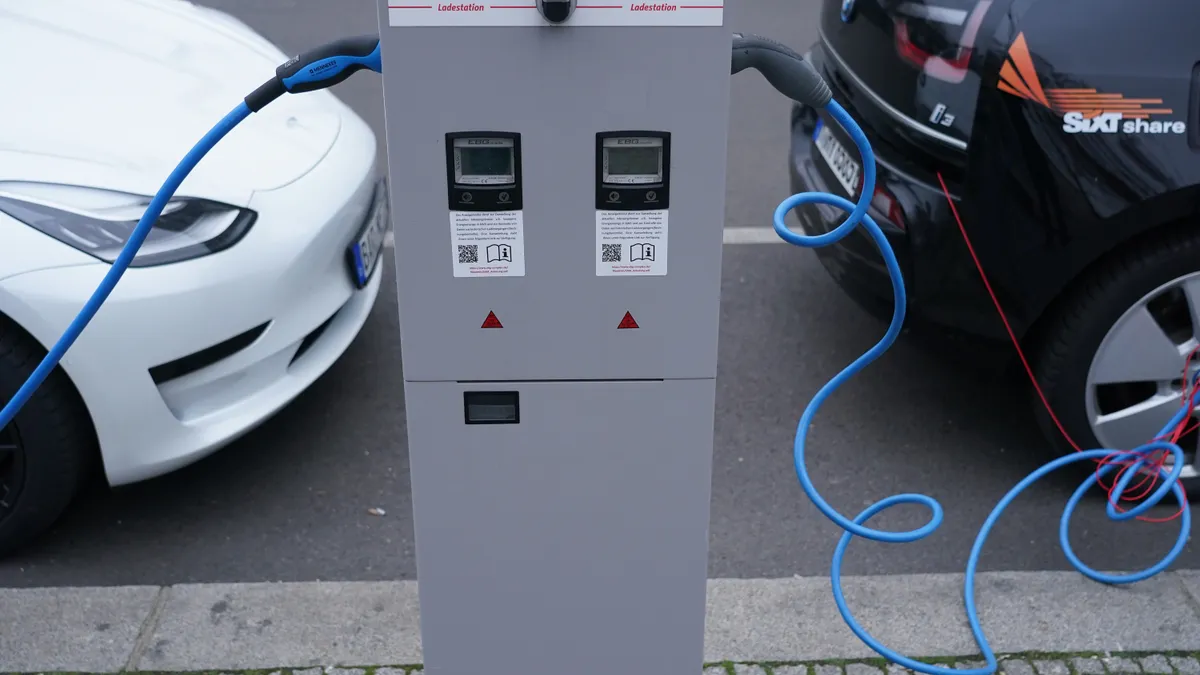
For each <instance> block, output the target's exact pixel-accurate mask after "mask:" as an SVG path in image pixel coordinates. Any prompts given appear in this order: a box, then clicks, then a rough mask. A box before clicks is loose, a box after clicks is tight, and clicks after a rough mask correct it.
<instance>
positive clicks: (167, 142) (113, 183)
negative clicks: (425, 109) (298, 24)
mask: <svg viewBox="0 0 1200 675" xmlns="http://www.w3.org/2000/svg"><path fill="white" fill-rule="evenodd" d="M286 60H287V57H286V56H284V55H283V54H282V53H281V52H279V50H278V49H276V48H275V47H273V46H272V45H270V44H269V43H267V42H266V41H265V40H264V39H262V38H261V37H259V36H258V35H256V34H255V33H253V32H252V31H250V29H248V28H246V27H245V26H244V25H242V24H240V23H238V22H236V21H232V20H229V19H228V18H227V17H224V16H223V15H219V14H216V13H214V12H212V11H211V10H207V9H202V8H198V7H195V6H193V5H192V4H191V3H187V2H182V1H181V0H10V1H6V2H0V61H2V62H3V63H4V64H5V67H4V69H3V75H0V180H38V181H41V180H49V181H56V182H73V183H76V184H86V185H91V186H94V187H104V188H109V189H118V190H126V191H134V192H139V193H143V194H153V193H154V192H155V191H156V190H157V189H158V186H159V184H160V183H161V182H162V180H163V179H164V178H166V176H167V174H168V173H170V171H171V170H172V169H173V168H174V166H175V164H176V163H177V162H178V161H179V160H180V159H182V158H183V156H184V154H186V153H187V151H188V150H189V149H190V148H191V147H192V145H193V144H194V143H195V142H196V141H198V140H199V139H200V138H201V137H202V136H204V134H205V133H207V132H208V130H209V129H210V128H212V126H213V125H214V124H216V123H217V122H218V121H219V120H220V119H221V118H222V117H223V116H224V115H225V114H226V113H228V112H229V111H230V110H232V109H233V108H234V107H235V106H236V105H237V104H238V103H239V102H240V101H241V100H242V99H243V98H244V97H245V96H246V95H247V94H249V93H250V92H251V91H253V90H254V89H255V88H257V87H258V86H259V85H260V84H262V83H263V82H264V81H265V80H267V79H268V78H270V77H271V76H272V75H273V74H274V72H275V67H276V66H278V65H279V64H280V63H282V62H283V61H286ZM343 109H344V107H343V106H342V104H341V103H340V102H338V101H337V100H336V99H335V98H334V97H333V96H331V95H329V94H328V93H327V92H315V93H310V94H304V95H297V96H290V95H285V96H283V97H282V98H280V99H279V100H277V101H275V103H273V104H272V105H270V106H268V107H267V108H266V109H264V110H263V111H261V112H258V113H255V114H253V115H251V116H250V118H249V119H247V120H246V121H244V122H243V123H242V124H241V125H239V126H238V127H237V128H236V129H235V130H234V131H233V132H232V133H230V134H229V135H228V136H227V137H226V139H225V140H224V141H222V143H221V144H220V145H218V146H217V147H216V149H214V150H213V151H212V152H211V153H210V154H209V155H208V156H207V157H206V158H205V159H204V160H203V161H202V162H201V163H200V165H199V166H198V167H197V168H196V169H195V170H194V171H193V173H192V175H191V177H190V178H189V179H188V180H187V181H186V182H185V183H184V185H183V187H182V188H181V189H180V190H179V194H181V195H195V196H205V197H210V198H220V199H224V200H225V201H233V202H235V203H239V204H242V205H244V204H245V203H246V202H248V201H249V198H250V196H251V195H252V193H253V192H255V191H260V190H270V189H274V188H278V187H281V186H283V185H286V184H288V183H290V182H292V181H294V180H296V179H297V178H299V177H301V176H303V175H304V174H305V173H307V172H308V171H309V170H311V169H312V168H313V167H314V166H316V164H317V163H318V162H319V161H320V160H321V158H322V157H324V155H325V154H326V153H327V152H328V151H329V149H330V148H331V147H332V145H333V143H334V141H335V140H336V139H337V135H338V132H339V130H340V128H341V115H342V110H343Z"/></svg>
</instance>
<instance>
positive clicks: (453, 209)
mask: <svg viewBox="0 0 1200 675" xmlns="http://www.w3.org/2000/svg"><path fill="white" fill-rule="evenodd" d="M446 183H447V193H446V198H447V207H448V209H449V211H450V229H451V247H452V249H451V253H452V255H453V266H454V276H456V277H490V276H505V277H522V276H525V223H524V215H523V211H522V208H523V196H522V191H521V137H520V134H512V133H500V132H459V133H450V134H446Z"/></svg>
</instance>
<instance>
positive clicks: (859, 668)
mask: <svg viewBox="0 0 1200 675" xmlns="http://www.w3.org/2000/svg"><path fill="white" fill-rule="evenodd" d="M922 660H924V661H926V662H928V663H931V664H934V665H937V666H941V667H944V668H956V669H968V668H982V667H984V666H985V665H987V664H985V663H984V662H982V661H974V660H971V659H963V658H933V659H922ZM999 660H1000V670H999V671H998V672H999V673H1000V674H1001V675H1200V652H1191V653H1187V652H1161V653H1153V654H1146V653H1132V652H1130V653H1116V654H1114V653H1096V654H1088V653H1075V654H1063V653H1059V654H1046V653H1040V652H1027V653H1022V654H1006V655H1002V656H1001V657H1000V659H999ZM141 672H152V671H141ZM912 674H913V671H911V670H908V669H906V668H901V667H900V666H897V665H895V664H889V663H885V662H884V661H883V660H881V659H860V660H849V661H846V660H827V661H812V662H804V661H798V662H791V663H779V662H771V663H734V662H731V661H726V662H724V663H713V664H708V665H706V666H705V667H704V670H703V673H702V674H698V675H912ZM0 675H32V674H17V673H12V674H0ZM38 675H43V674H40V673H39V674H38ZM198 675H209V674H208V673H203V674H198ZM220 675H423V670H422V667H421V666H420V665H412V666H360V667H345V666H315V667H309V668H279V669H272V668H265V669H258V670H243V671H237V670H233V671H226V672H223V673H221V674H220Z"/></svg>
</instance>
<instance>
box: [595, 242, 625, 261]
mask: <svg viewBox="0 0 1200 675" xmlns="http://www.w3.org/2000/svg"><path fill="white" fill-rule="evenodd" d="M600 261H601V262H606V263H612V262H621V245H620V244H601V245H600Z"/></svg>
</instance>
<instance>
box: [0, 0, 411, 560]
mask: <svg viewBox="0 0 1200 675" xmlns="http://www.w3.org/2000/svg"><path fill="white" fill-rule="evenodd" d="M330 37H331V39H332V38H336V37H340V36H330ZM287 59H288V56H287V55H286V54H284V53H283V52H281V51H280V50H279V49H277V48H276V47H275V46H273V45H271V44H270V43H269V42H267V41H266V40H264V39H263V38H262V37H260V36H259V35H257V34H256V33H254V32H253V31H252V30H251V29H250V28H248V27H247V26H245V25H244V24H242V23H241V22H239V21H237V20H236V19H233V18H232V17H229V16H228V15H225V14H222V13H219V12H216V11H213V10H210V9H206V8H203V7H198V6H195V5H193V4H191V3H189V2H184V1H182V0H105V1H104V2H96V1H94V0H15V1H13V2H2V3H0V61H3V62H5V63H7V64H9V67H7V68H5V69H4V71H3V73H0V405H3V404H4V403H7V402H8V400H9V399H10V398H11V397H12V395H13V393H14V392H15V391H16V390H17V388H18V387H19V386H20V385H21V384H22V382H24V380H25V378H26V377H27V376H28V375H29V373H30V372H31V371H32V370H33V368H34V367H35V366H36V365H37V363H38V362H39V361H40V360H41V358H42V357H43V356H44V355H45V353H46V350H47V349H48V348H49V347H50V346H51V345H53V344H54V343H55V342H56V341H57V340H58V338H59V336H61V335H62V333H63V331H64V330H65V329H66V328H67V326H68V324H70V323H71V321H72V320H73V319H74V318H75V316H76V314H77V313H78V312H79V310H80V309H81V308H82V307H83V305H84V303H85V302H86V301H87V300H88V298H89V297H90V295H91V294H92V292H93V291H94V290H95V288H96V286H97V284H99V283H100V280H101V278H102V277H103V276H104V274H105V273H106V272H107V271H108V270H109V269H110V261H112V260H113V259H114V258H115V256H116V255H117V253H118V252H119V250H120V249H121V246H122V244H123V243H124V241H125V239H126V238H127V237H128V235H129V233H130V231H131V230H132V228H133V227H134V225H135V224H136V222H137V220H138V218H139V217H140V216H141V214H142V213H143V212H144V210H145V206H146V204H147V203H148V202H149V199H150V197H151V196H152V195H154V193H155V192H156V191H157V190H158V188H159V186H160V184H161V183H162V181H163V179H165V178H166V177H167V175H168V174H169V173H170V171H171V170H172V169H173V168H174V166H175V165H176V163H177V162H178V161H179V160H180V159H182V158H183V156H184V155H185V154H186V153H187V152H188V150H189V149H190V148H191V147H192V145H193V144H195V143H196V141H198V140H199V139H200V138H201V137H202V136H203V135H204V134H205V133H206V132H207V131H208V130H209V129H210V128H211V127H212V126H213V125H214V124H216V123H217V122H218V121H219V120H221V118H222V117H223V116H224V115H225V114H226V113H227V112H229V111H230V110H232V109H233V108H234V107H235V106H236V105H237V104H238V103H239V102H240V101H241V100H242V99H243V97H245V96H246V95H247V94H249V93H250V92H251V91H253V90H254V89H255V88H256V87H258V86H259V85H260V84H262V83H263V82H264V81H266V80H267V79H269V78H270V77H271V76H273V75H274V73H275V68H276V66H278V65H280V64H282V63H283V62H285V61H286V60H287ZM375 156H376V138H375V135H374V134H373V133H372V131H371V129H370V128H369V127H368V126H367V125H366V123H365V122H363V120H362V119H361V118H359V117H358V116H357V115H355V114H354V113H353V112H352V111H351V110H350V109H349V108H348V107H347V106H345V105H344V104H343V103H342V102H340V101H339V100H338V99H337V98H335V97H334V96H333V95H331V94H330V93H329V92H325V91H321V92H314V93H307V94H300V95H285V96H284V97H282V98H280V99H279V100H277V101H275V102H274V103H272V104H271V105H269V106H267V108H265V109H264V110H262V111H261V112H258V113H256V114H254V115H252V116H250V118H249V119H247V120H246V121H245V122H243V123H242V124H241V125H240V126H238V127H237V128H236V129H234V130H233V132H232V133H230V134H229V135H228V136H227V137H226V138H225V140H223V141H222V142H221V143H220V144H219V145H218V146H217V147H216V148H215V149H214V150H213V151H212V152H211V153H210V154H209V155H208V156H207V157H205V158H204V159H203V161H201V162H200V164H199V166H198V167H197V168H196V169H195V171H194V172H193V173H192V175H191V176H190V177H189V178H188V179H187V181H186V182H184V183H183V185H182V187H181V188H180V189H179V191H178V192H177V194H176V199H175V200H174V201H173V202H172V203H171V204H170V205H169V206H168V208H167V209H166V211H165V212H164V215H163V217H162V218H161V219H160V221H159V222H158V224H157V226H156V229H155V230H154V231H153V232H152V233H151V235H150V237H149V238H148V239H147V241H146V244H145V246H144V247H143V248H142V252H141V253H140V254H139V256H138V258H136V259H135V260H134V263H133V266H131V267H130V269H129V270H128V271H127V272H126V274H125V276H124V277H123V278H122V279H121V282H120V283H119V284H118V285H117V287H116V290H115V291H114V292H113V293H112V295H111V296H110V297H109V299H108V301H107V302H106V303H105V305H104V306H103V307H102V308H101V309H100V311H99V312H98V313H97V315H96V317H95V319H94V320H93V321H92V323H91V324H90V325H89V326H88V328H87V329H86V330H85V331H84V332H83V334H82V335H81V336H80V337H79V339H78V341H77V342H76V343H75V345H74V347H72V348H71V350H70V351H69V352H68V353H67V355H66V357H65V358H64V359H63V360H62V363H61V368H60V369H58V370H56V371H55V373H54V374H53V375H51V377H50V378H48V379H47V380H46V382H45V383H44V384H43V385H42V387H41V388H40V389H39V390H38V392H37V394H36V395H35V396H34V398H33V399H32V400H31V401H30V402H29V403H28V405H26V406H25V408H24V409H23V410H22V412H21V413H20V414H19V415H18V416H17V418H16V419H15V421H14V423H13V424H10V425H9V426H8V427H7V428H5V429H3V430H0V554H2V553H4V552H7V551H11V550H12V549H14V548H15V547H17V546H19V545H20V544H22V543H23V542H25V541H27V540H29V539H30V538H31V537H33V536H36V535H37V534H38V533H39V532H41V531H43V530H45V529H46V528H48V527H49V526H50V525H51V524H52V523H53V521H54V520H55V519H56V518H57V517H58V516H59V515H61V513H62V512H63V510H64V509H65V508H66V507H67V506H68V504H69V502H70V500H71V498H72V497H73V496H74V494H75V493H76V491H77V488H78V487H79V485H80V483H81V478H82V477H83V476H84V474H85V471H86V470H87V469H88V468H89V466H94V461H93V460H94V459H96V458H99V460H100V461H101V462H102V464H103V470H104V473H105V474H106V476H107V479H108V482H109V483H110V484H111V485H122V484H127V483H131V482H134V481H140V480H144V479H147V478H151V477H154V476H158V475H160V474H163V473H166V472H168V471H171V470H173V469H177V468H179V467H182V466H184V465H187V464H189V463H191V462H194V461H196V460H198V459H200V458H202V457H204V456H205V455H207V454H209V453H211V452H213V451H215V450H217V449H219V448H221V447H222V446H224V445H226V444H228V443H230V442H231V441H233V440H235V439H236V438H238V437H239V436H241V435H242V434H245V433H246V432H248V431H250V430H251V429H253V428H254V427H255V426H257V425H259V424H261V423H262V422H263V421H265V420H266V419H268V418H269V417H270V416H271V415H273V414H274V413H275V412H277V411H278V410H280V408H282V407H283V406H284V405H286V404H287V403H288V402H289V401H291V400H292V399H294V398H295V397H296V396H297V395H298V394H300V393H301V392H302V391H303V390H304V389H305V388H306V387H308V386H309V385H311V384H312V383H313V381H314V380H316V379H317V378H318V377H319V376H320V375H321V374H322V373H323V372H325V371H326V369H328V368H329V367H330V366H331V365H332V364H333V363H334V361H336V360H337V358H338V357H339V356H340V355H341V354H342V353H343V352H344V351H345V350H346V348H347V347H348V346H349V345H350V343H351V342H352V341H353V340H354V338H355V336H356V335H357V334H358V332H359V330H360V328H361V327H362V325H363V323H364V322H365V321H366V319H367V316H368V314H369V313H370V311H371V308H372V306H373V305H374V303H375V299H376V296H377V295H378V292H379V284H380V277H381V276H382V270H381V269H380V267H381V266H380V265H377V264H375V262H377V260H378V258H379V257H380V256H379V255H378V253H379V247H380V245H381V241H382V238H383V236H384V233H385V231H386V229H387V227H388V221H389V219H388V217H387V215H386V204H387V199H386V194H385V192H386V191H385V189H384V185H383V183H382V182H381V181H380V180H379V179H378V178H377V173H376V170H375ZM359 242H363V245H362V246H361V247H356V246H355V244H356V243H359ZM360 248H361V249H362V250H363V254H362V255H355V252H356V251H358V250H359V249H360ZM352 249H353V250H352ZM364 258H366V259H369V260H367V261H364V260H363V259H364ZM364 263H365V264H364ZM372 268H373V269H372ZM364 277H365V278H364Z"/></svg>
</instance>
